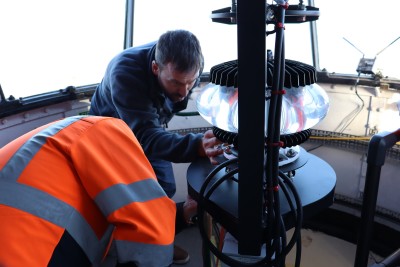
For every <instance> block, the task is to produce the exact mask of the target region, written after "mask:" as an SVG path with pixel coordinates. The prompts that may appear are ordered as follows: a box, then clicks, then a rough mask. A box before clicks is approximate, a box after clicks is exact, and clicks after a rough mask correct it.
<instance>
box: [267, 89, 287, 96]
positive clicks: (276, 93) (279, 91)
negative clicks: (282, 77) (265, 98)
mask: <svg viewBox="0 0 400 267" xmlns="http://www.w3.org/2000/svg"><path fill="white" fill-rule="evenodd" d="M284 94H286V90H285V89H282V90H278V91H272V92H271V95H284Z"/></svg>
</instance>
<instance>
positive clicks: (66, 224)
mask: <svg viewBox="0 0 400 267" xmlns="http://www.w3.org/2000/svg"><path fill="white" fill-rule="evenodd" d="M0 204H4V205H6V206H10V207H14V208H16V209H19V210H22V211H26V212H28V213H30V214H32V215H34V216H37V217H39V218H42V219H44V220H47V221H49V222H51V223H54V224H56V225H58V226H60V227H62V228H65V229H66V230H67V231H68V232H69V233H70V234H71V236H72V237H73V238H74V239H75V240H76V242H77V243H78V244H79V245H80V246H81V248H82V249H83V251H85V253H86V254H87V256H88V258H89V260H90V261H91V262H93V261H95V260H97V258H98V257H99V255H98V254H99V253H101V252H103V251H101V249H102V248H101V247H100V246H101V245H100V242H99V239H98V238H97V236H96V234H95V233H94V232H93V229H92V228H91V227H90V225H89V224H88V223H87V221H86V220H85V219H84V218H83V217H82V215H81V214H80V213H79V212H78V211H77V210H75V209H74V208H73V207H72V206H70V205H69V204H67V203H65V202H63V201H61V200H59V199H57V198H55V197H53V196H51V195H49V194H48V193H46V192H43V191H40V190H37V189H35V188H32V187H30V186H27V185H24V184H19V183H15V182H7V181H4V180H0ZM27 227H29V226H27Z"/></svg>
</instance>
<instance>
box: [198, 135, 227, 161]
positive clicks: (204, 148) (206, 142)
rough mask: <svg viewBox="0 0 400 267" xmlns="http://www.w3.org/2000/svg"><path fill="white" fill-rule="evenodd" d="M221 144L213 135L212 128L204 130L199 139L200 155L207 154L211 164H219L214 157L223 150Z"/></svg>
mask: <svg viewBox="0 0 400 267" xmlns="http://www.w3.org/2000/svg"><path fill="white" fill-rule="evenodd" d="M221 144H222V142H221V141H220V140H218V139H217V138H216V137H215V135H214V134H213V131H212V130H208V131H206V132H205V133H204V137H203V138H202V140H201V147H200V155H201V156H203V157H205V156H207V157H208V158H209V159H210V162H211V164H213V165H217V164H219V162H218V161H217V160H216V157H217V156H219V155H221V154H222V153H223V152H224V151H223V149H222V148H221V146H220V145H221Z"/></svg>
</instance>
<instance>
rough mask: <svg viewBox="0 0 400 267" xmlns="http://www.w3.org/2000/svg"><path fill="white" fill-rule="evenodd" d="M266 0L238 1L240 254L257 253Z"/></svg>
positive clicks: (260, 239)
mask: <svg viewBox="0 0 400 267" xmlns="http://www.w3.org/2000/svg"><path fill="white" fill-rule="evenodd" d="M265 8H266V3H265V0H251V1H249V0H238V1H237V32H238V35H237V36H238V103H239V112H238V113H239V204H238V206H239V211H238V213H239V238H238V239H239V240H238V241H239V254H245V255H260V252H261V244H262V236H263V235H262V231H263V229H262V200H263V188H262V185H263V184H262V180H263V172H264V136H265V133H264V129H265V125H264V124H265V113H264V109H265V85H266V75H265V74H266V71H265V67H266V48H265V36H266V34H265V30H266V23H265Z"/></svg>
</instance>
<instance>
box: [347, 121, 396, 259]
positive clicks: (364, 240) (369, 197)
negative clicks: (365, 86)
mask: <svg viewBox="0 0 400 267" xmlns="http://www.w3.org/2000/svg"><path fill="white" fill-rule="evenodd" d="M398 141H400V129H398V130H397V131H395V132H392V133H388V132H384V133H379V134H376V135H374V136H373V137H372V138H371V141H370V142H369V145H368V155H367V163H368V167H367V174H366V178H365V186H364V197H363V204H362V209H361V225H360V230H359V233H358V239H357V249H356V258H355V262H354V266H355V267H366V266H367V264H368V254H369V249H370V243H371V239H372V236H373V224H374V216H375V209H376V200H377V198H378V189H379V180H380V172H381V167H382V166H383V164H385V156H386V151H387V149H389V148H391V147H392V146H393V145H394V144H395V143H396V142H398Z"/></svg>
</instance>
